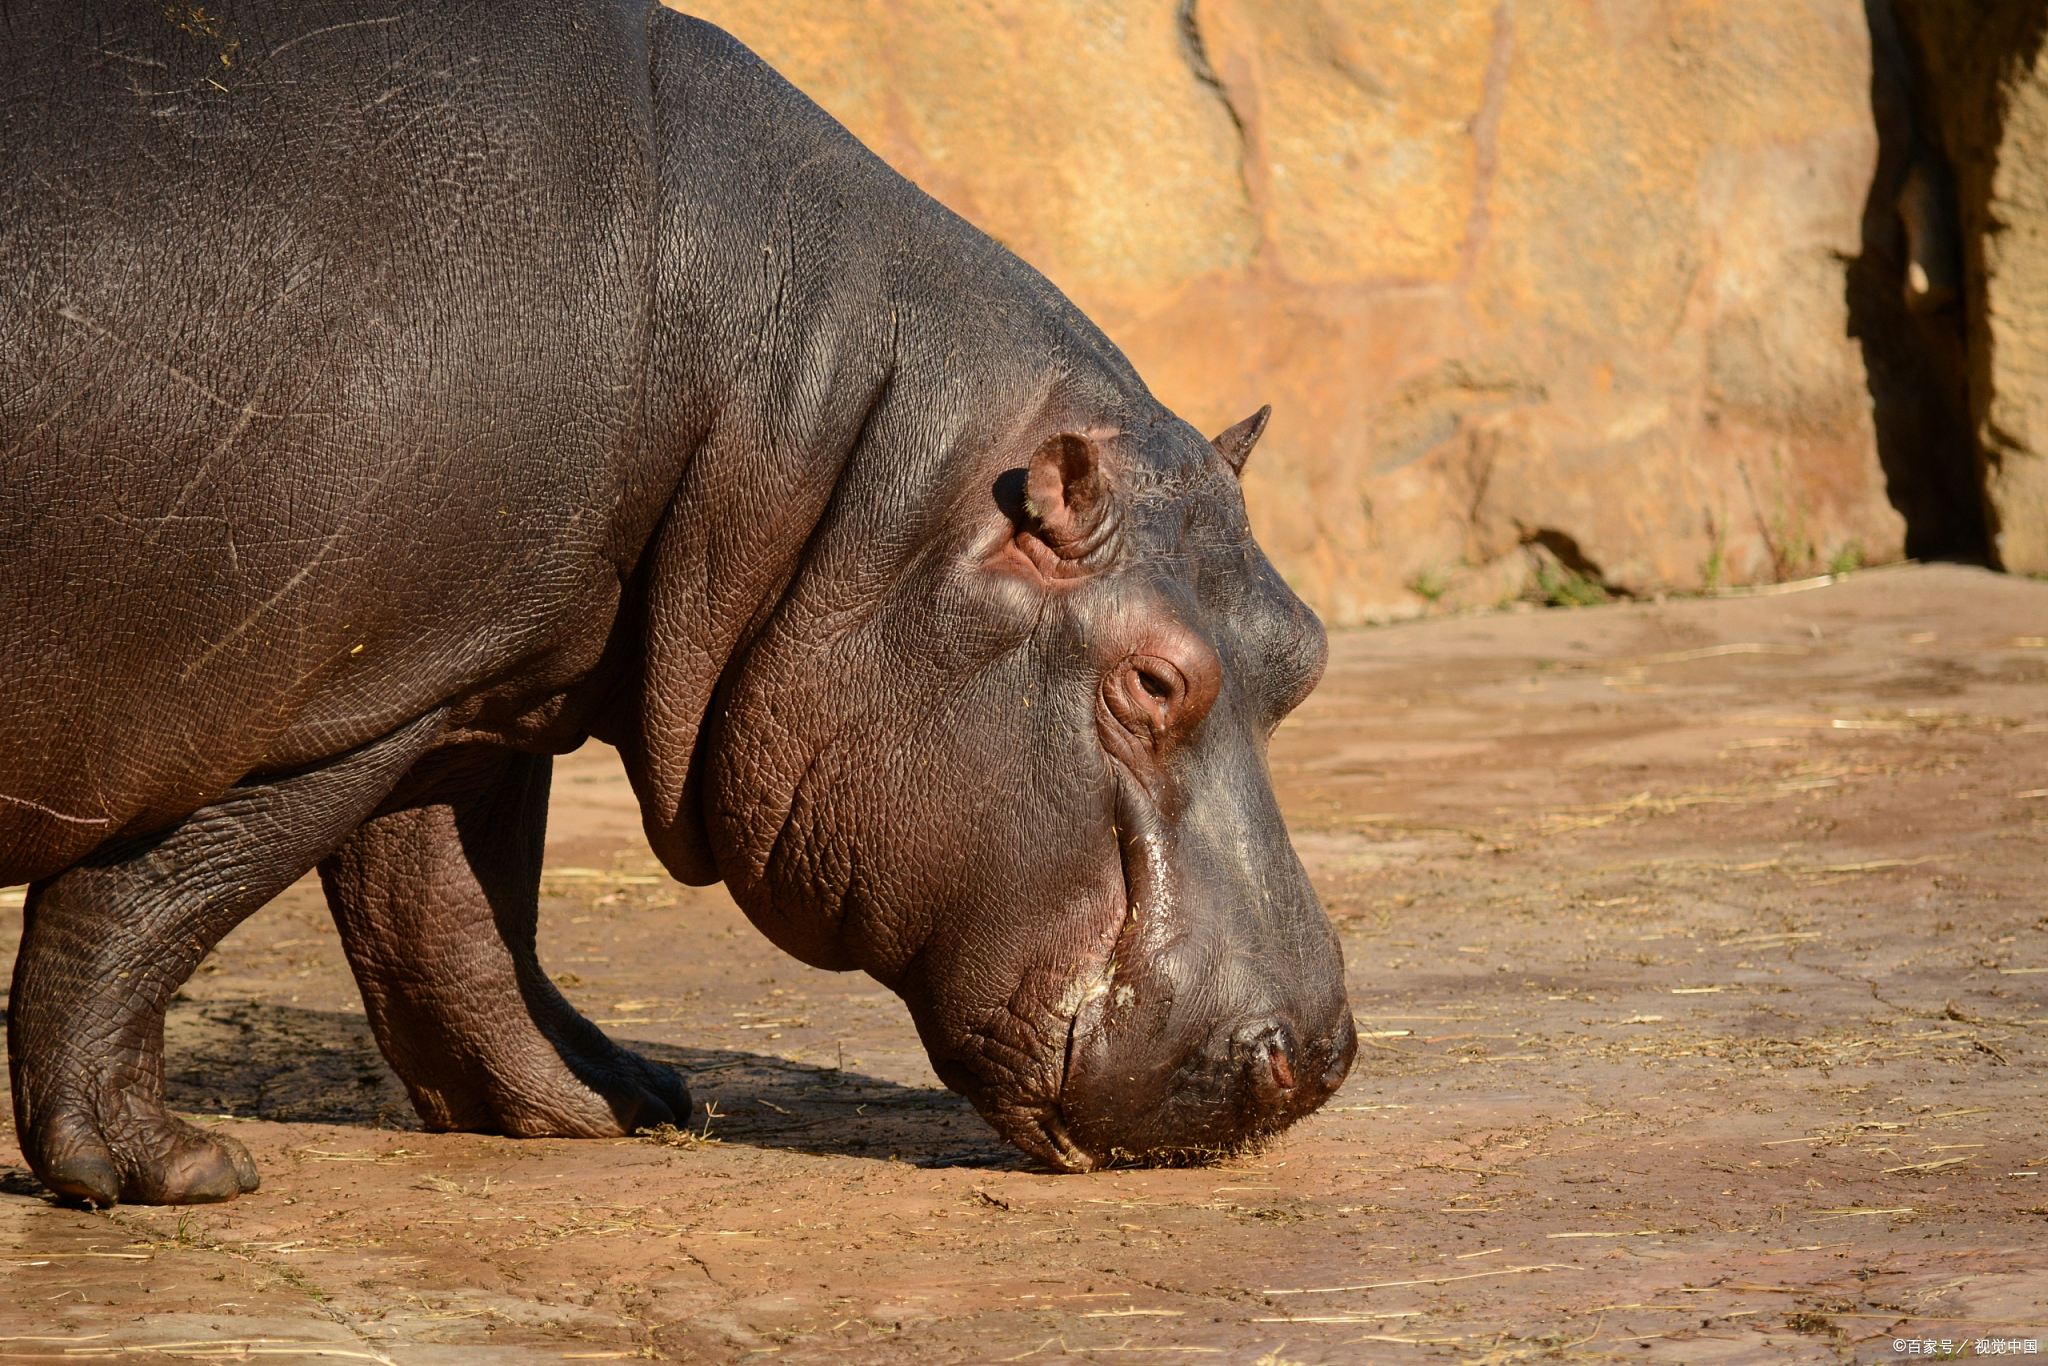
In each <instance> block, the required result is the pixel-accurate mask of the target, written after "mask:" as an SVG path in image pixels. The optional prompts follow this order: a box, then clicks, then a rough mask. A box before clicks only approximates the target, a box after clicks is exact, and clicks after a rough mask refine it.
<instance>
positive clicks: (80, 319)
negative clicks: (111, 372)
mask: <svg viewBox="0 0 2048 1366" xmlns="http://www.w3.org/2000/svg"><path fill="white" fill-rule="evenodd" d="M57 316H58V317H60V318H62V319H63V320H64V321H65V322H68V323H77V324H78V325H79V326H80V327H82V328H84V329H86V331H88V332H90V333H92V334H93V335H94V336H96V337H99V338H100V339H102V340H104V341H110V342H112V343H113V344H114V345H116V346H119V347H122V348H124V349H126V350H129V351H134V352H135V353H136V354H137V355H139V356H141V357H142V358H143V359H144V360H146V361H148V362H149V363H150V364H151V365H155V366H158V367H160V368H161V369H162V370H163V371H164V373H165V374H167V375H169V376H170V377H171V378H172V379H174V380H176V381H178V383H180V384H182V385H184V386H186V387H187V388H189V389H191V390H192V391H193V392H194V393H196V394H198V395H200V396H201V397H203V398H205V399H206V400H207V401H208V402H211V403H217V404H219V405H220V406H221V407H223V408H225V409H227V410H228V411H229V412H231V413H240V414H242V416H243V418H244V420H245V421H246V420H248V419H251V418H258V417H277V418H282V417H288V416H290V414H288V413H265V412H259V411H258V410H257V408H256V406H255V405H254V404H252V403H236V402H234V401H233V400H231V399H225V398H222V397H221V396H220V395H219V394H216V393H215V392H213V390H211V389H209V388H207V387H206V386H205V385H204V384H201V383H200V382H199V381H198V380H196V379H194V378H193V377H192V376H190V375H188V374H186V373H185V372H184V371H183V370H180V369H179V368H178V367H177V366H175V365H172V364H171V363H170V362H169V361H164V360H158V359H157V358H156V357H155V356H152V355H148V354H146V353H144V352H143V351H141V350H140V349H139V348H138V347H137V346H136V345H135V343H133V342H131V341H129V340H128V339H127V338H125V337H120V336H116V335H115V334H114V333H113V332H111V331H109V330H107V329H106V328H104V327H102V326H100V325H99V323H97V322H96V321H94V320H93V319H92V318H89V317H87V316H86V315H85V314H84V313H81V312H80V311H79V310H78V309H77V308H76V307H74V306H73V305H71V304H66V305H64V307H62V308H60V309H58V310H57Z"/></svg>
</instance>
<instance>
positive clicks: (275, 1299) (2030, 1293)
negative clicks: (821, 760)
mask: <svg viewBox="0 0 2048 1366" xmlns="http://www.w3.org/2000/svg"><path fill="white" fill-rule="evenodd" d="M1273 766H1274V772H1275V778H1276V780H1277V783H1278V785H1279V790H1280V794H1281V801H1282V804H1283V806H1284V807H1285V809H1286V811H1287V813H1288V816H1289V819H1290V821H1291V823H1292V825H1293V827H1294V830H1295V832H1296V841H1297V847H1298V849H1299V851H1300V853H1301V855H1302V858H1303V860H1304V861H1305V862H1306V863H1307V864H1308V866H1309V868H1310V870H1311V872H1312V873H1313V874H1314V876H1315V878H1316V881H1317V884H1318V886H1319V887H1320V888H1321V890H1322V892H1323V896H1324V899H1325V902H1326V904H1327V905H1328V907H1329V911H1330V914H1331V916H1332V917H1333V918H1334V920H1335V921H1336V923H1337V924H1338V925H1339V927H1340V928H1341V930H1342V934H1343V942H1344V949H1345V953H1346V955H1347V960H1348V963H1349V967H1350V975H1351V984H1352V991H1353V1001H1354V1004H1355V1007H1356V1010H1357V1014H1358V1021H1359V1028H1360V1030H1361V1032H1362V1034H1363V1037H1364V1042H1365V1044H1366V1047H1364V1048H1363V1049H1362V1050H1361V1057H1360V1062H1359V1065H1358V1068H1357V1070H1356V1072H1355V1073H1354V1075H1353V1076H1352V1078H1351V1080H1350V1082H1349V1083H1348V1084H1347V1085H1346V1086H1345V1088H1344V1089H1343V1091H1342V1092H1341V1093H1340V1094H1339V1095H1338V1096H1337V1097H1336V1099H1335V1100H1333V1101H1332V1102H1331V1104H1330V1105H1329V1107H1328V1108H1327V1109H1325V1110H1324V1111H1323V1112H1321V1113H1320V1114H1318V1115H1317V1116H1315V1117H1314V1118H1312V1119H1310V1120H1308V1121H1306V1122H1304V1123H1303V1124H1301V1125H1300V1126H1298V1127H1297V1128H1296V1129H1295V1130H1294V1131H1293V1132H1292V1133H1291V1134H1289V1135H1288V1136H1287V1137H1286V1138H1285V1139H1284V1140H1283V1141H1281V1142H1280V1143H1278V1144H1277V1145H1275V1146H1274V1147H1273V1148H1272V1149H1271V1150H1270V1151H1268V1152H1266V1153H1264V1154H1262V1155H1260V1156H1257V1157H1253V1158H1246V1159H1240V1160H1235V1161H1232V1162H1230V1163H1227V1164H1225V1165H1223V1166H1219V1167H1212V1168H1207V1169H1200V1170H1173V1171H1116V1172H1108V1173H1102V1174H1097V1175H1091V1176H1056V1175H1051V1174H1048V1173H1045V1172H1042V1171H1038V1170H1034V1169H1033V1168H1032V1167H1031V1166H1030V1165H1028V1164H1027V1163H1026V1162H1025V1161H1024V1160H1023V1159H1021V1158H1020V1157H1019V1156H1017V1155H1016V1154H1015V1153H1014V1152H1013V1151H1011V1150H1010V1149H1008V1148H1006V1147H1004V1146H1002V1145H1001V1144H999V1143H997V1142H996V1141H995V1140H994V1139H993V1138H992V1137H991V1135H990V1134H989V1132H988V1131H987V1130H986V1129H985V1128H984V1127H983V1125H982V1124H981V1122H980V1120H979V1119H978V1118H977V1117H976V1116H975V1115H974V1114H973V1112H972V1111H971V1110H970V1109H969V1108H968V1107H967V1106H966V1105H965V1104H964V1103H962V1102H961V1101H959V1100H958V1099H956V1098H955V1097H953V1096H952V1095H950V1094H949V1093H948V1092H946V1091H945V1090H943V1089H941V1088H940V1087H939V1086H938V1084H937V1083H936V1081H935V1080H934V1078H933V1076H932V1074H931V1072H930V1069H929V1067H928V1066H927V1064H926V1063H925V1060H924V1056H923V1054H922V1052H921V1051H920V1050H919V1048H918V1046H917V1041H916V1037H915V1035H914V1033H913V1031H912V1029H911V1026H910V1023H909V1020H908V1018H907V1016H906V1014H905V1012H904V1010H903V1008H902V1007H901V1006H900V1005H899V1004H898V1003H897V1002H896V1001H895V999H894V998H893V997H891V996H889V995H887V994H886V993H884V992H883V991H881V990H880V989H879V988H878V987H876V986H875V985H874V984H873V983H871V982H868V981H866V980H865V979H861V978H854V977H844V976H834V975H831V974H828V973H822V972H816V971H812V970H810V969H807V968H804V967H801V966H799V965H797V964H795V963H793V962H791V961H790V960H788V959H785V958H783V957H782V956H780V955H779V954H778V953H776V952H775V951H774V950H773V949H771V948H770V947H768V945H767V944H766V943H765V941H763V940H762V939H761V938H760V937H759V936H758V935H757V934H756V933H755V932H754V931H753V930H752V929H751V928H750V927H749V926H748V925H747V924H746V922H745V921H744V919H743V918H742V917H741V916H740V915H739V913H738V912H737V911H736V910H735V909H734V907H733V906H732V904H731V903H730V901H729V900H727V898H726V897H725V896H724V895H723V893H722V892H721V891H719V890H718V889H708V890H702V891H695V890H690V889H687V888H681V887H678V886H676V885H675V884H673V883H671V882H669V881H667V880H666V879H665V878H662V877H659V876H657V875H656V874H655V871H654V867H653V863H652V860H651V859H650V857H649V856H648V854H647V851H646V848H645V846H644V845H643V843H642V842H641V840H640V836H639V832H638V822H637V816H636V814H635V812H634V809H633V806H632V801H631V797H630V794H629V792H628V789H627V787H626V784H625V781H624V779H623V777H622V775H621V774H620V772H619V769H618V766H617V762H616V760H615V758H614V757H613V756H612V755H611V754H610V753H609V752H606V751H603V750H600V749H595V748H592V749H586V750H584V751H582V752H579V753H577V754H575V755H572V756H570V757H568V758H566V759H564V760H562V761H560V763H559V765H558V767H557V769H556V786H555V812H554V819H553V831H552V836H551V849H550V855H549V866H550V868H551V870H553V871H552V872H551V874H550V877H549V879H548V882H547V884H546V892H547V900H546V902H545V905H544V913H543V919H544V924H543V947H544V952H545V955H546V961H547V962H548V964H549V966H550V970H551V971H554V972H556V973H557V974H559V975H560V979H561V981H562V982H563V983H564V985H565V987H566V989H567V990H568V993H569V995H570V996H571V997H572V998H573V999H574V1000H576V1001H577V1002H578V1003H579V1004H580V1005H581V1006H582V1007H583V1008H584V1009H585V1010H586V1011H587V1012H588V1013H589V1014H591V1015H592V1016H593V1017H595V1018H596V1019H597V1020H599V1021H600V1022H601V1023H602V1024H603V1025H604V1027H605V1028H606V1029H608V1030H609V1031H611V1032H612V1033H613V1034H614V1035H615V1036H616V1037H618V1038H620V1039H623V1040H627V1041H630V1042H631V1043H632V1044H633V1045H634V1046H636V1047H639V1048H641V1049H643V1050H645V1051H646V1052H647V1053H649V1054H651V1055H653V1056H655V1057H659V1058H662V1059H665V1060H667V1061H669V1062H672V1063H673V1064H675V1065H676V1066H677V1067H680V1068H682V1069H684V1070H685V1071H687V1072H688V1073H689V1074H690V1076H691V1083H690V1084H691V1088H692V1090H693V1092H694V1093H695V1094H696V1096H697V1098H698V1100H699V1102H700V1109H699V1112H698V1114H697V1116H696V1117H695V1120H694V1124H695V1127H696V1130H697V1131H698V1132H701V1133H706V1134H708V1140H690V1141H687V1144H688V1145H687V1146H673V1145H669V1146H664V1145H658V1144H654V1143H650V1142H646V1141H614V1142H570V1141H554V1140H545V1141H515V1140H508V1139H502V1138H494V1137H484V1136H475V1135H438V1134H426V1133H422V1132H419V1131H418V1128H417V1124H416V1121H415V1120H414V1119H413V1117H412V1114H411V1111H410V1109H409V1107H408V1106H407V1105H406V1103H405V1101H404V1098H403V1095H402V1093H401V1091H400V1089H399V1087H398V1085H397V1083H396V1081H395V1079H394V1078H393V1077H392V1076H391V1075H390V1073H389V1072H388V1071H387V1070H386V1069H385V1067H384V1066H383V1064H382V1062H381V1061H380V1060H379V1058H378V1056H377V1054H376V1052H375V1050H374V1048H373V1047H372V1046H371V1045H370V1044H369V1042H368V1034H367V1030H366V1029H365V1027H364V1022H363V1019H362V1015H361V1010H360V1005H359V1002H358V999H357V996H356V993H355V989H354V987H353V985H352V983H351V981H350V979H349V976H348V973H347V971H346V969H345V968H344V966H343V964H342V958H341V954H340V952H339V949H338V947H337V943H336V939H335V934H334V930H333V927H332V925H331V924H330V923H329V921H328V919H327V916H326V913H325V910H324V909H323V907H322V905H321V902H320V899H319V894H318V889H317V886H316V885H313V884H302V885H301V886H300V887H297V888H295V889H293V890H292V891H291V892H290V893H288V894H287V895H286V896H284V897H283V898H281V899H280V900H279V901H277V902H276V903H275V904H273V905H272V906H270V907H269V908H268V909H267V910H265V911H263V912H262V913H260V914H259V915H257V916H256V917H255V918H254V919H252V920H251V921H250V922H249V923H248V924H247V925H245V926H243V927H242V928H241V929H240V930H238V931H236V932H235V933H234V934H233V935H232V936H230V938H229V939H228V940H227V941H226V942H225V943H224V944H223V945H222V946H221V948H220V950H219V951H218V952H217V953H216V954H215V955H214V956H213V957H212V959H210V960H209V961H208V962H207V964H206V965H205V966H204V968H203V969H202V971H201V972H200V974H199V975H198V976H197V977H196V978H195V979H194V980H193V982H192V983H191V984H190V986H188V987H187V989H186V991H185V993H184V999H182V1000H180V1001H179V1002H178V1003H177V1005H176V1006H175V1008H174V1011H173V1014H172V1016H171V1022H170V1027H169V1039H170V1053H171V1062H170V1078H171V1080H170V1089H171V1093H172V1098H173V1102H174V1104H175V1106H176V1107H177V1108H178V1109H179V1110H180V1111H181V1112H186V1113H190V1114H192V1115H194V1116H199V1117H202V1119H203V1122H207V1123H218V1124H223V1125H232V1126H233V1129H234V1132H235V1133H236V1134H237V1135H238V1136H239V1137H240V1138H242V1139H243V1140H244V1141H245V1142H247V1143H248V1144H249V1146H250V1147H251V1148H252V1149H253V1150H254V1152H255V1153H256V1156H257V1158H258V1160H259V1161H260V1163H261V1164H262V1168H263V1180H264V1184H263V1189H262V1190H261V1191H260V1192H258V1193H257V1194H255V1195H253V1196H249V1197H245V1198H244V1199H241V1200H239V1201H237V1202H235V1203H233V1204H231V1205H226V1206H206V1207H198V1208H193V1209H186V1210H174V1209H131V1208H122V1209H117V1210H114V1211H111V1212H108V1213H98V1214H96V1213H90V1212H85V1211H81V1210H76V1209H67V1208H60V1207H57V1206H55V1205H53V1204H52V1203H50V1202H49V1201H48V1200H47V1199H45V1198H43V1197H42V1196H41V1195H40V1194H38V1192H37V1188H36V1186H35V1183H34V1181H33V1179H32V1178H31V1177H29V1176H28V1175H27V1174H26V1172H25V1171H24V1169H23V1168H22V1164H21V1161H20V1157H19V1154H18V1152H16V1151H15V1150H13V1148H12V1147H11V1131H9V1136H8V1137H7V1138H6V1139H5V1140H4V1141H0V1168H6V1169H7V1171H6V1174H5V1176H4V1179H0V1249H4V1253H0V1360H5V1361H11V1360H14V1359H17V1358H18V1359H22V1360H83V1359H90V1358H97V1357H117V1356H118V1357H121V1358H124V1359H129V1358H132V1359H135V1360H139V1361H147V1360H152V1359H158V1360H161V1359H168V1358H169V1357H170V1356H184V1357H188V1358H190V1357H201V1358H207V1359H222V1358H224V1357H226V1356H231V1355H234V1354H236V1353H244V1354H246V1355H248V1356H251V1357H263V1358H265V1359H274V1360H280V1361H285V1360H296V1359H304V1360H308V1361H311V1360H315V1359H323V1360H364V1361H388V1362H393V1363H406V1364H410V1363H422V1364H425V1363H442V1362H448V1363H456V1362H463V1363H467V1362H477V1363H486V1362H527V1361H534V1362H558V1361H576V1360H602V1359H617V1358H624V1357H628V1356H647V1357H652V1358H656V1359H662V1360H673V1361H690V1362H730V1361H739V1360H748V1361H753V1362H763V1363H765V1362H771V1361H774V1362H791V1363H795V1362H825V1361H832V1362H853V1363H859V1362H888V1363H939V1362H993V1361H1029V1362H1055V1361H1064V1360H1072V1361H1090V1362H1141V1363H1142V1362H1179V1361H1188V1362H1215V1363H1218V1364H1219V1366H1222V1364H1223V1363H1244V1364H1245V1366H1253V1364H1254V1363H1258V1364H1259V1366H1285V1364H1286V1363H1297V1364H1299V1366H1312V1364H1314V1363H1323V1362H1382V1361H1385V1362H1407V1361H1418V1362H1420V1361H1457V1362H1489V1363H1506V1362H1516V1361H1536V1360H1558V1359H1563V1360H1572V1361H1591V1360H1596V1359H1597V1360H1607V1361H1612V1360H1627V1361H1638V1362H1645V1363H1649V1362H1673V1361H1684V1362H1721V1361H1727V1362H1734V1361H1744V1362H1748V1361H1770V1362H1777V1361H1809V1360H1810V1361H1851V1360H1853V1361H1882V1360H1894V1359H1901V1358H1902V1357H1903V1356H1904V1355H1906V1354H1905V1353H1902V1352H1896V1351H1895V1350H1894V1343H1895V1340H1898V1339H1901V1338H1907V1337H1910V1338H1912V1339H1913V1340H1914V1341H1915V1342H1916V1343H1917V1342H1920V1341H1930V1342H1933V1343H1935V1344H1937V1349H1938V1346H1939V1344H1940V1343H1942V1342H1944V1341H1946V1342H1948V1343H1949V1344H1951V1350H1952V1351H1962V1350H1974V1346H1975V1343H1976V1341H1977V1340H1978V1339H1979V1338H1980V1337H1988V1338H1996V1339H2006V1338H2021V1339H2024V1338H2028V1337H2031V1338H2035V1339H2041V1338H2048V1096H2044V1090H2043V1082H2044V1079H2048V1075H2044V1072H2048V1069H2044V1062H2048V1035H2044V1032H2043V1031H2044V1029H2048V1001H2044V994H2048V904H2044V895H2043V891H2042V886H2043V883H2042V865H2043V856H2044V853H2048V584H2041V583H2031V582H2027V581H2024V580H2014V579H2009V578H2001V577H1997V576H1993V575H1989V574H1986V573H1983V572H1980V571H1975V570H1969V569H1964V568H1959V567H1950V566H1934V567H1921V568H1907V569H1896V570H1889V571H1873V572H1868V573H1863V574H1858V575H1855V576H1852V577H1851V578H1849V579H1847V580H1846V581H1843V582H1839V583H1836V584H1834V585H1832V586H1826V587H1818V588H1813V589H1811V590H1810V591H1799V592H1781V593H1771V594H1763V595H1755V596H1746V597H1735V598H1722V599H1715V600H1685V601H1672V602H1668V603H1662V604H1630V605H1623V606H1612V607H1603V608H1591V609H1583V610H1577V611H1549V612H1533V613H1526V614H1519V615H1517V614H1503V615H1491V616H1481V617H1464V618H1457V619H1450V620H1441V621H1433V622H1424V623H1416V624H1411V625H1406V626H1399V627H1391V628H1383V629H1378V630H1371V631H1362V632H1355V633H1350V634H1345V635H1341V636H1339V637H1337V638H1336V639H1335V640H1334V641H1333V650H1332V659H1331V668H1330V672H1329V675H1328V677H1327V679H1326V680H1325V682H1324V683H1323V685H1322V687H1321V689H1320V690H1319V691H1318V692H1317V693H1316V694H1315V696H1314V697H1313V698H1312V699H1311V700H1310V701H1309V702H1308V703H1307V704H1306V705H1305V706H1304V707H1303V708H1302V709H1301V711H1300V712H1299V713H1298V714H1297V715H1296V717H1295V718H1293V719H1291V720H1290V721H1289V722H1288V723H1287V724H1286V726H1285V727H1284V728H1283V729H1282V730H1281V731H1280V733H1279V735H1278V736H1277V738H1276V742H1275V744H1274V748H1273ZM0 915H4V916H5V917H6V918H7V923H5V924H0V935H4V938H5V942H7V943H9V944H11V943H13V942H14V940H15V938H16V937H17V936H18V931H19V924H18V921H19V917H20V893H19V891H15V892H13V893H7V894H4V895H0ZM177 1344H183V1345H182V1346H180V1345H177ZM1915 1355H1918V1353H1915ZM237 1359H241V1358H240V1357H237ZM2032 1359H2036V1360H2038V1359H2040V1358H2039V1357H2034V1358H2032Z"/></svg>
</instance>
